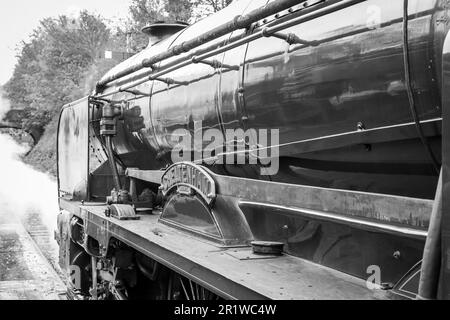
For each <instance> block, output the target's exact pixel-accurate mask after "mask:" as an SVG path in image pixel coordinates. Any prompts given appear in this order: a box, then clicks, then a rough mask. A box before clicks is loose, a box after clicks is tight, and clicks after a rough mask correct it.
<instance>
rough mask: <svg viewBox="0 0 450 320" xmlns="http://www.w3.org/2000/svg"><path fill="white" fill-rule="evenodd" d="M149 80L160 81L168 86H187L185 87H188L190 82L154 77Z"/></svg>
mask: <svg viewBox="0 0 450 320" xmlns="http://www.w3.org/2000/svg"><path fill="white" fill-rule="evenodd" d="M148 79H149V80H150V81H160V82H164V83H166V84H167V85H171V84H178V85H182V86H185V85H188V84H189V82H187V81H177V80H174V79H172V78H153V77H149V78H148Z"/></svg>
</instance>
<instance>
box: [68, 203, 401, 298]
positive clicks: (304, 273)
mask: <svg viewBox="0 0 450 320" xmlns="http://www.w3.org/2000/svg"><path fill="white" fill-rule="evenodd" d="M60 204H61V207H62V208H63V209H65V210H67V211H68V212H73V213H78V214H76V215H77V216H78V217H79V218H81V219H82V220H83V222H84V230H85V233H86V235H87V236H89V237H92V238H94V239H95V240H97V241H98V242H99V244H100V248H107V247H108V243H109V242H110V241H111V240H112V239H117V240H119V241H122V242H124V243H126V244H127V245H129V246H130V247H132V248H134V249H135V250H137V251H139V252H141V253H142V254H144V255H146V256H148V257H149V258H151V259H154V260H156V261H157V262H159V263H161V264H163V265H165V266H166V267H168V268H170V269H172V270H173V271H175V272H178V273H179V274H181V275H183V276H185V277H186V278H188V279H190V280H192V281H195V282H196V283H198V284H200V285H202V286H204V287H205V288H207V289H208V290H210V291H211V292H214V293H215V294H217V295H219V296H220V297H223V298H226V299H295V300H299V299H300V300H301V299H308V300H311V299H312V300H315V299H358V300H360V299H364V300H372V299H393V298H395V297H396V296H395V295H394V294H392V293H391V292H389V291H383V290H370V289H368V288H367V286H366V282H365V281H363V280H361V279H358V278H355V277H352V276H350V275H346V274H344V273H341V272H338V271H336V270H333V269H330V268H327V267H324V266H321V265H318V264H315V263H312V262H309V261H306V260H303V259H300V258H297V257H293V256H290V255H286V254H284V255H282V256H268V257H267V258H265V259H261V257H255V258H252V257H253V256H254V254H253V252H252V248H251V247H250V246H248V247H234V248H233V247H224V246H220V245H218V244H217V243H213V242H209V241H207V240H205V239H200V238H194V237H193V236H190V235H189V234H186V233H184V232H182V231H179V230H176V229H173V228H170V227H168V226H166V225H164V224H161V223H159V222H158V220H159V214H157V213H156V212H155V214H153V215H142V216H141V219H140V220H137V221H135V220H128V221H120V220H117V219H113V218H110V217H106V216H105V214H104V212H105V210H106V209H107V207H106V206H101V205H98V206H83V205H82V204H81V203H76V202H69V201H65V200H61V202H60Z"/></svg>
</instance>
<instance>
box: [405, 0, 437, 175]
mask: <svg viewBox="0 0 450 320" xmlns="http://www.w3.org/2000/svg"><path fill="white" fill-rule="evenodd" d="M408 1H409V0H403V60H404V68H405V84H406V92H407V94H408V100H409V108H410V111H411V115H412V117H413V119H414V122H415V124H416V129H417V133H418V135H419V137H420V140H421V141H422V144H423V145H424V147H425V150H426V152H427V154H428V156H429V158H430V160H431V163H432V164H433V166H434V168H435V170H436V174H439V170H440V167H441V165H440V163H439V161H438V160H437V158H436V156H435V155H434V153H433V149H431V145H430V142H429V141H428V139H427V137H426V136H425V134H424V133H423V130H422V126H421V124H420V118H419V115H418V114H417V108H416V102H415V99H414V93H413V87H412V84H411V66H410V60H409V44H408V41H409V38H408V34H409V32H408V24H409V23H408V22H409V19H408V3H409V2H408Z"/></svg>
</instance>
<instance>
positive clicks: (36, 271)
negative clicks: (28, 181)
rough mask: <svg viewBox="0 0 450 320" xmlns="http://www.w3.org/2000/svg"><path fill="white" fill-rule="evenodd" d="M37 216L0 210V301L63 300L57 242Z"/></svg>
mask: <svg viewBox="0 0 450 320" xmlns="http://www.w3.org/2000/svg"><path fill="white" fill-rule="evenodd" d="M52 238H53V236H52V233H51V231H50V230H48V228H47V227H45V226H44V225H43V223H42V221H40V219H39V217H38V216H37V215H33V214H30V215H27V216H26V217H24V218H23V219H20V220H19V219H17V218H14V217H11V215H6V214H3V215H2V214H1V213H0V300H65V299H66V286H65V284H64V282H63V280H62V279H63V278H64V277H63V276H62V275H63V274H62V272H61V270H60V269H59V267H58V260H57V245H56V243H54V240H52Z"/></svg>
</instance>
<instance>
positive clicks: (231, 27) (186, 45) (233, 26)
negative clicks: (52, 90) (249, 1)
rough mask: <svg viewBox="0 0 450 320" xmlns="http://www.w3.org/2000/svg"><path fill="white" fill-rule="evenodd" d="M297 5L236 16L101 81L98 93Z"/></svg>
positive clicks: (278, 4)
mask: <svg viewBox="0 0 450 320" xmlns="http://www.w3.org/2000/svg"><path fill="white" fill-rule="evenodd" d="M297 4H298V0H277V1H273V2H271V3H269V4H267V5H266V6H264V7H261V8H258V9H256V10H254V11H252V12H250V13H248V14H246V15H245V16H236V17H235V18H234V19H233V20H232V21H229V22H227V23H224V24H222V25H221V26H219V27H217V28H215V29H214V30H211V31H207V32H205V33H204V34H201V35H199V36H198V37H196V38H194V39H192V40H189V41H186V42H183V43H181V44H179V45H176V46H174V47H173V48H171V49H169V50H168V51H166V52H163V53H160V54H158V55H155V56H153V57H151V58H148V59H145V60H143V61H141V62H139V63H137V64H136V65H133V66H131V67H129V68H126V69H124V70H122V71H120V72H118V73H117V74H115V75H112V76H110V77H106V78H103V79H101V80H100V81H99V82H98V84H97V89H98V91H101V88H103V87H104V86H105V85H107V84H108V83H110V82H112V81H114V80H117V79H120V78H122V77H125V76H127V75H130V74H132V73H134V72H137V71H139V70H141V69H143V68H146V67H150V66H152V65H155V64H157V63H158V62H161V61H163V60H167V59H169V58H172V57H174V56H178V55H180V54H182V53H184V52H189V51H191V50H192V49H195V48H197V47H199V46H201V45H204V44H206V43H208V42H210V41H212V40H215V39H218V38H220V37H222V36H224V35H226V34H229V33H231V32H233V31H236V30H239V29H243V28H247V27H249V26H250V25H251V24H252V23H255V22H257V21H259V20H261V19H263V18H265V17H267V16H270V15H272V14H276V13H278V12H279V11H282V10H285V9H288V8H290V7H292V6H294V5H297ZM99 89H100V90H99Z"/></svg>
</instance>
